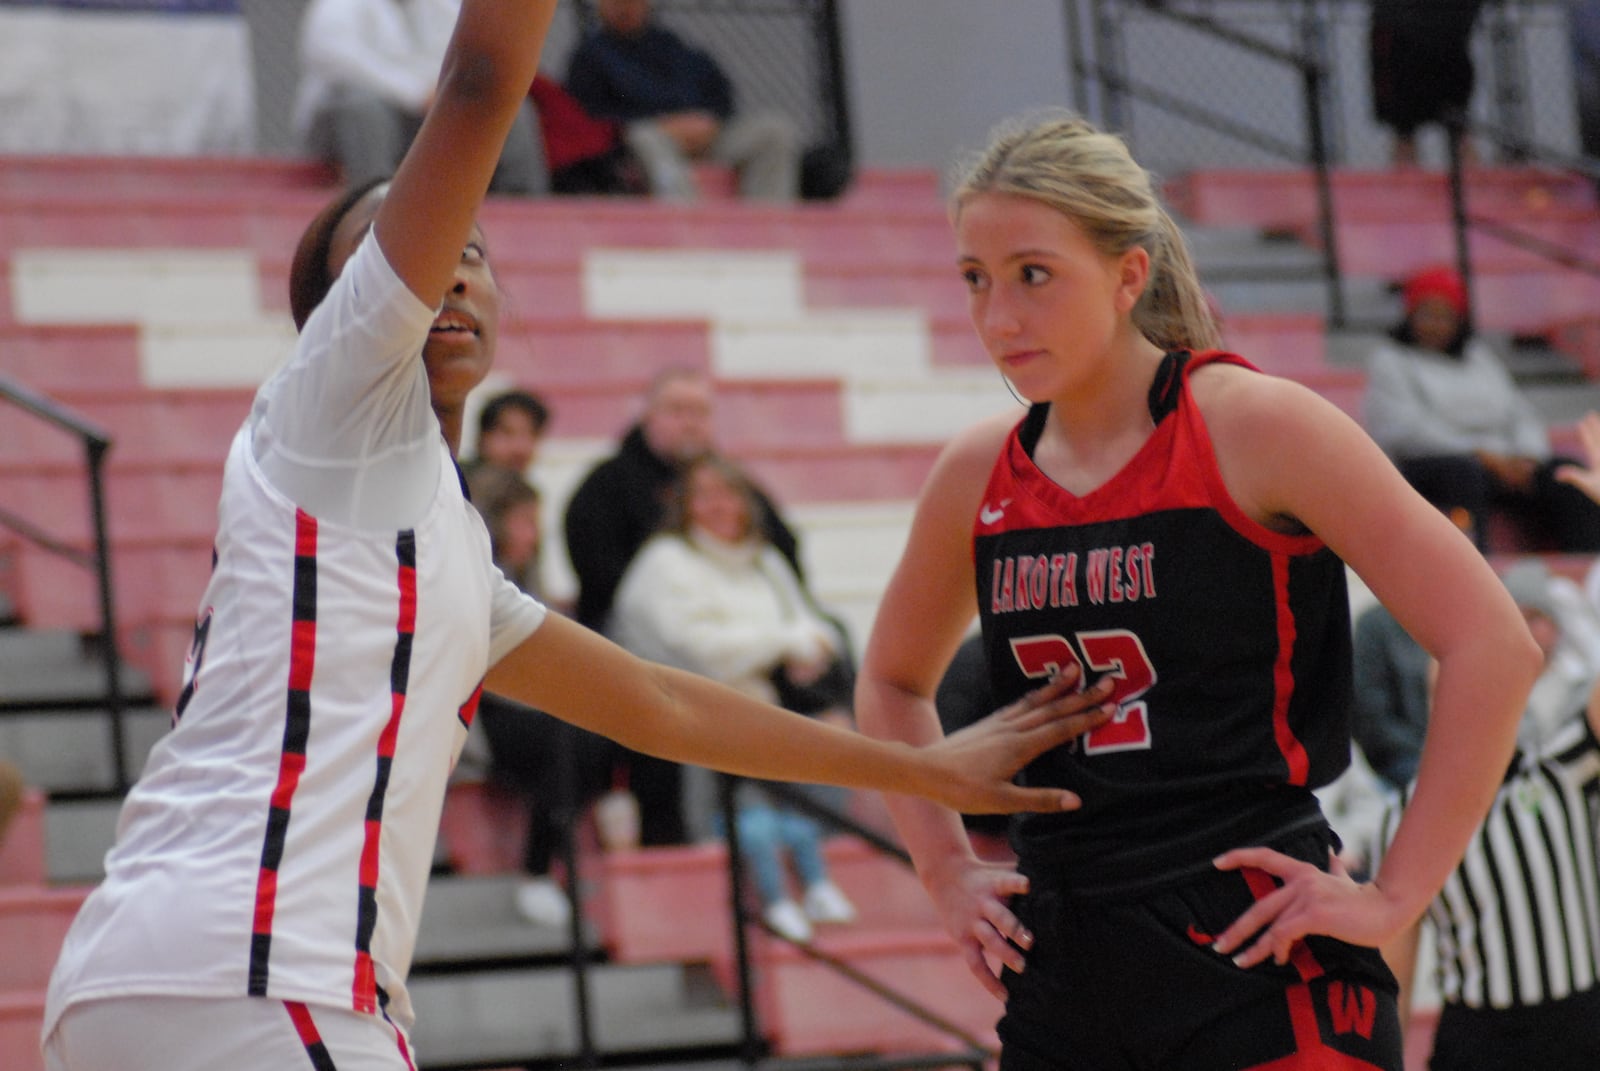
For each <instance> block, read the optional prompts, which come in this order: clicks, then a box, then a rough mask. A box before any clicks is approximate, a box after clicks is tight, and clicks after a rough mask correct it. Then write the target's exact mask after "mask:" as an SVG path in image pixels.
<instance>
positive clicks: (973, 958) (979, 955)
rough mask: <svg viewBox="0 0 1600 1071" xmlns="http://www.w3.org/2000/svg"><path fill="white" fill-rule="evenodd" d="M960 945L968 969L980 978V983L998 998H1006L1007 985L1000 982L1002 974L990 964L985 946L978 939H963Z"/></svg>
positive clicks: (975, 976)
mask: <svg viewBox="0 0 1600 1071" xmlns="http://www.w3.org/2000/svg"><path fill="white" fill-rule="evenodd" d="M958 947H959V948H960V949H961V958H962V959H963V960H965V961H966V964H967V970H969V971H971V972H972V976H973V977H974V978H976V979H977V980H978V984H979V985H981V986H983V988H984V989H986V990H988V991H989V993H990V994H992V995H993V996H994V997H995V998H996V999H998V1000H1005V999H1006V987H1005V986H1004V985H1002V984H1001V983H1000V976H999V974H997V973H996V972H995V969H994V968H993V967H991V966H990V965H989V961H988V960H987V959H985V958H984V956H983V946H982V945H981V944H979V943H978V942H977V941H976V940H968V941H962V942H960V943H959V945H958Z"/></svg>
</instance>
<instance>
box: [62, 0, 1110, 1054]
mask: <svg viewBox="0 0 1600 1071" xmlns="http://www.w3.org/2000/svg"><path fill="white" fill-rule="evenodd" d="M555 4H556V0H465V2H464V3H463V5H462V9H461V15H460V19H459V22H458V24H457V29H456V33H455V37H454V39H453V41H452V44H451V47H450V51H449V53H448V55H447V58H446V60H445V64H444V70H443V74H442V77H441V79H440V82H439V91H438V96H437V99H436V101H435V103H434V105H433V108H432V110H431V112H430V113H429V116H428V118H427V121H426V122H425V123H424V125H423V128H422V131H421V133H420V134H419V135H418V137H417V139H416V142H415V143H414V145H413V147H412V149H411V151H410V152H409V154H408V155H407V157H406V159H405V161H404V162H403V163H402V164H401V167H400V170H399V173H398V174H397V175H396V177H395V178H394V181H393V183H392V184H391V185H390V186H388V187H386V188H383V187H380V188H376V189H372V190H365V191H355V193H354V194H353V195H352V196H349V197H346V198H342V199H341V200H340V201H339V202H338V203H337V204H335V205H333V206H330V207H329V209H328V210H326V211H324V212H323V213H322V214H321V215H320V216H319V217H318V219H317V220H315V221H314V222H313V223H312V225H311V228H310V229H309V230H308V231H307V233H306V235H305V237H304V238H303V240H302V242H301V245H300V249H299V250H298V251H297V254H296V257H295V265H294V272H293V279H292V281H291V289H292V291H293V294H292V297H293V303H294V311H295V314H296V319H297V321H299V322H300V323H301V325H302V332H301V336H300V341H299V345H298V347H297V350H296V352H295V354H294V356H293V358H292V359H291V360H290V361H289V362H288V363H287V364H286V365H285V367H284V368H283V369H282V370H281V371H280V372H278V373H277V374H275V375H274V376H273V378H272V379H271V380H270V381H269V382H268V383H267V384H265V385H264V386H263V387H262V389H261V391H260V392H259V394H258V395H257V396H256V399H255V402H254V404H253V406H252V408H251V411H250V414H249V417H248V418H247V419H246V421H245V423H244V426H243V427H242V428H241V429H240V431H239V433H238V435H237V437H236V439H235V441H234V443H233V447H232V450H231V452H230V454H229V458H228V462H227V467H226V472H225V476H224V482H223V491H222V498H221V502H220V504H219V508H218V514H219V516H218V531H217V537H216V544H215V550H214V564H213V569H212V577H211V581H210V584H209V586H208V587H207V589H206V592H205V596H204V600H203V602H202V604H201V606H200V613H199V616H198V623H197V628H196V632H195V641H194V645H193V648H192V651H191V656H190V662H189V665H188V668H187V679H186V686H185V688H184V690H183V693H182V695H181V697H180V699H179V702H178V705H177V708H176V711H175V714H176V717H175V728H174V729H173V731H172V732H171V733H170V734H169V735H168V736H167V737H166V738H165V739H164V740H163V741H162V743H161V744H160V745H159V746H158V747H157V748H156V749H155V751H154V752H153V754H152V755H151V758H150V761H149V764H148V767H147V769H146V772H145V774H144V776H143V777H142V778H141V779H140V781H139V783H138V784H137V785H136V786H135V787H134V789H133V790H132V792H131V793H130V795H129V797H128V799H127V801H126V804H125V806H124V808H123V812H122V817H121V821H120V824H119V828H118V835H117V843H116V845H115V847H114V848H113V849H112V850H111V852H110V854H109V855H108V857H107V860H106V879H105V882H104V883H103V884H102V886H101V887H100V888H99V889H98V890H96V891H95V892H94V893H93V894H92V895H91V896H90V897H89V899H88V901H87V902H86V904H85V905H84V907H83V909H82V911H81V913H80V915H79V917H78V919H77V920H76V922H75V923H74V925H73V928H72V931H71V933H70V934H69V935H68V938H67V941H66V944H65V947H64V948H63V950H62V954H61V958H60V960H59V962H58V964H57V967H56V970H55V974H54V976H53V978H52V981H51V986H50V993H49V1000H48V1005H47V1008H46V1014H45V1024H44V1046H45V1055H46V1061H47V1066H49V1067H50V1068H51V1069H52V1071H112V1069H115V1071H140V1069H146V1068H149V1069H156V1068H159V1069H161V1071H201V1069H205V1071H214V1069H216V1068H228V1069H230V1071H249V1069H257V1068H260V1069H266V1068H272V1069H274V1071H278V1069H283V1068H315V1069H319V1071H326V1069H330V1068H339V1069H340V1071H351V1069H379V1068H382V1069H388V1071H400V1069H410V1068H411V1067H412V1064H413V1061H412V1057H411V1054H410V1044H409V1040H408V1033H409V1030H410V1027H411V1021H412V1015H411V1007H410V1003H409V1001H408V999H407V995H406V989H405V979H406V973H407V971H408V969H409V967H410V963H411V956H412V950H413V945H414V942H415V937H416V930H417V922H418V918H419V916H420V913H421V908H422V898H423V892H424V889H425V886H426V882H427V876H428V871H429V868H430V865H431V861H432V858H433V842H434V837H435V833H436V831H437V826H438V820H439V813H440V809H441V806H442V801H443V797H444V790H445V782H446V778H447V776H448V774H449V771H450V768H451V766H452V764H453V763H454V761H455V758H456V756H457V755H458V754H459V752H460V749H461V745H462V742H463V740H464V738H465V734H466V729H467V726H468V724H469V723H470V721H471V718H472V716H473V714H474V713H475V710H476V705H477V697H478V695H479V692H480V689H481V688H483V687H488V688H490V689H491V690H493V691H496V692H501V693H504V694H506V695H509V696H511V697H513V698H516V699H518V700H520V701H523V702H525V703H527V704H529V705H531V706H534V707H536V708H539V709H542V710H546V711H549V712H551V713H553V714H556V715H558V716H560V717H563V718H566V719H568V720H570V721H572V722H574V723H577V724H579V725H582V726H584V727H585V728H588V729H591V730H594V731H596V732H600V733H603V734H606V735H608V736H612V737H615V738H616V739H618V740H619V741H621V742H623V743H624V744H626V745H627V746H628V747H631V748H634V749H636V750H640V751H645V752H650V753H653V754H658V755H661V756H662V757H665V758H669V759H673V760H677V761H683V762H692V763H697V764H700V765H706V766H712V767H716V768H719V769H724V770H728V771H731V772H734V773H738V774H743V775H748V776H753V777H766V778H787V779H792V780H803V781H823V782H833V783H837V784H842V785H853V786H861V787H870V788H877V789H882V790H887V791H893V792H911V793H918V794H925V795H927V796H929V797H932V798H936V799H938V800H940V801H942V802H944V803H945V804H947V805H949V806H952V807H956V808H958V809H960V810H962V811H967V812H994V811H1009V810H1019V809H1032V810H1040V811H1057V810H1065V809H1069V808H1071V807H1073V806H1076V805H1077V802H1078V801H1077V800H1076V798H1075V797H1073V796H1072V795H1071V794H1070V793H1066V792H1062V791H1060V790H1029V789H1023V788H1019V787H1017V786H1014V785H1012V784H1011V783H1010V781H1009V779H1010V777H1011V775H1012V774H1013V773H1014V772H1016V770H1018V769H1019V768H1020V767H1021V766H1022V765H1023V764H1024V763H1025V762H1027V761H1028V760H1029V759H1031V758H1032V757H1033V756H1034V755H1036V754H1038V753H1039V752H1041V751H1044V750H1046V749H1048V748H1051V747H1054V746H1057V745H1059V744H1061V743H1063V742H1065V741H1066V740H1068V739H1071V738H1073V737H1074V736H1075V735H1077V734H1078V733H1080V732H1082V731H1084V730H1085V729H1087V728H1090V727H1093V726H1095V725H1098V724H1100V723H1102V722H1103V721H1104V720H1105V718H1106V717H1108V716H1109V710H1108V709H1105V708H1104V707H1103V700H1104V699H1105V698H1106V695H1107V694H1108V693H1107V692H1106V691H1104V690H1095V689H1090V690H1089V691H1087V692H1085V693H1081V694H1073V693H1072V691H1071V689H1073V688H1074V687H1075V684H1074V681H1073V680H1072V679H1070V677H1063V678H1062V679H1061V680H1059V681H1057V682H1055V683H1053V684H1051V685H1049V686H1047V687H1045V688H1043V689H1040V690H1039V691H1038V692H1036V693H1034V694H1032V695H1030V696H1029V697H1028V698H1027V699H1025V700H1023V701H1021V702H1019V703H1016V704H1014V705H1013V706H1011V707H1008V708H1006V709H1005V710H1003V711H1002V712H1000V713H999V714H998V715H997V716H996V717H994V718H991V719H988V720H987V721H986V722H984V723H981V724H980V725H978V726H975V727H974V728H973V730H969V731H965V732H963V733H962V734H957V735H956V736H953V737H951V738H950V739H948V740H946V741H943V742H941V743H938V744H935V745H932V746H929V747H926V748H913V747H909V746H906V745H903V744H889V743H884V742H880V741H875V740H870V739H868V738H866V737H864V736H860V735H857V734H853V733H849V732H844V731H839V730H834V729H830V728H828V727H826V726H823V725H821V724H820V723H817V722H813V721H811V720H809V719H806V718H803V717H800V716H798V715H792V714H787V713H785V712H782V711H779V710H777V709H776V708H773V707H768V706H765V705H763V704H760V703H757V702H754V701H751V700H749V699H746V698H744V697H741V696H740V695H738V694H737V693H735V692H733V691H731V690H729V689H726V688H723V687H721V686H718V685H715V684H712V683H711V682H709V681H706V680H704V679H701V678H697V677H693V676H690V675H688V674H685V673H682V672H679V671H675V670H669V669H666V668H663V667H660V666H655V665H650V664H647V663H644V662H641V661H639V660H637V659H635V658H634V657H633V656H631V655H628V654H626V653H625V652H623V651H622V650H621V649H620V648H617V647H615V646H613V645H612V644H610V643H608V642H607V641H605V640H604V639H602V638H600V637H599V636H598V635H596V634H594V633H592V632H589V631H587V630H585V629H583V628H581V627H580V626H578V625H576V624H574V623H572V622H570V621H568V620H566V619H564V618H561V617H559V616H557V615H547V614H546V612H545V609H544V607H543V606H541V605H540V604H539V603H537V602H535V601H534V600H532V599H531V598H529V597H527V596H525V595H523V594H521V593H520V592H518V591H517V590H516V589H515V588H514V587H512V585H511V584H510V583H509V582H507V581H505V580H504V578H503V577H501V575H500V574H499V572H498V570H496V569H495V567H494V566H493V564H492V562H491V559H490V553H489V540H488V535H487V533H486V532H485V530H484V528H483V525H482V523H481V522H480V521H479V519H478V516H477V514H476V513H475V511H474V510H473V509H472V508H471V506H470V505H469V504H468V502H467V501H466V500H465V499H464V497H463V495H462V491H461V487H460V483H459V479H458V473H457V470H456V469H455V466H454V462H453V453H454V450H455V448H456V446H457V445H458V442H459V438H460V432H461V421H462V413H463V404H464V401H465V398H466V395H467V392H468V391H469V390H470V389H471V388H472V387H474V386H475V385H476V384H477V383H478V382H480V381H481V380H482V378H483V376H484V374H485V373H486V372H487V370H488V366H489V362H490V359H491V356H492V353H493V349H494V340H495V328H496V322H497V315H498V305H499V295H498V292H497V290H496V285H495V279H494V276H493V274H492V273H491V272H490V270H489V266H488V261H487V259H486V256H485V246H484V239H483V236H482V234H481V233H480V232H479V231H478V229H477V227H476V225H475V223H474V216H475V214H476V212H477V209H478V206H479V204H480V203H481V201H482V199H483V196H484V192H485V190H486V188H487V187H488V184H489V179H490V176H491V174H492V173H493V171H494V166H495V161H496V160H497V159H498V157H499V152H500V146H501V143H502V142H503V141H504V139H505V135H506V132H507V130H508V129H509V128H510V126H511V122H512V120H513V117H514V116H515V115H516V112H517V109H518V108H519V107H520V106H521V104H522V101H523V99H524V98H525V97H526V95H527V87H528V85H529V84H530V83H531V82H532V80H533V76H534V73H535V70H536V68H537V60H538V54H539V49H540V45H541V44H542V42H543V39H544V35H545V32H546V30H547V28H548V26H549V22H550V18H551V15H552V11H553V9H554V8H555ZM486 675H487V680H486V679H485V677H486Z"/></svg>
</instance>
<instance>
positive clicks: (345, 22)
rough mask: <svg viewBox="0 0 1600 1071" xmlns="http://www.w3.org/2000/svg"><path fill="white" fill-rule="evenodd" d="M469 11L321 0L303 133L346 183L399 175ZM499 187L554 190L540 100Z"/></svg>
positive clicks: (308, 30) (312, 10)
mask: <svg viewBox="0 0 1600 1071" xmlns="http://www.w3.org/2000/svg"><path fill="white" fill-rule="evenodd" d="M460 8H461V0H311V4H310V6H309V7H308V8H307V9H306V12H305V15H304V19H303V21H302V22H301V24H300V88H299V92H298V94H297V96H296V100H295V109H294V128H295V132H296V134H297V136H298V137H299V138H300V140H301V143H302V145H303V146H304V147H305V150H306V151H307V152H309V153H310V154H312V155H313V156H315V157H316V158H317V159H319V160H324V161H326V162H328V163H330V164H332V165H334V166H335V167H337V168H338V169H339V172H340V175H341V177H342V179H343V181H344V183H345V185H347V186H350V187H357V186H363V185H365V184H366V183H368V182H369V181H372V180H374V179H380V178H385V177H387V176H389V175H392V174H394V170H395V168H396V167H397V166H399V164H400V159H401V157H402V156H404V155H405V151H406V148H407V146H409V145H410V144H411V139H412V138H414V137H415V136H416V133H417V130H418V129H419V128H420V127H421V126H422V120H423V117H424V116H425V115H427V113H428V108H429V106H430V105H431V104H432V103H433V98H434V94H435V92H436V91H437V88H438V86H437V83H438V78H439V64H440V62H441V61H442V60H443V59H444V53H445V46H446V44H448V43H449V40H450V32H451V29H452V27H454V25H455V20H456V15H457V13H458V12H459V10H460ZM489 188H490V189H491V190H493V191H495V192H497V193H506V194H522V195H527V196H535V195H539V194H543V193H546V192H548V190H549V188H550V179H549V175H548V174H547V173H546V169H545V162H544V146H543V144H542V141H541V138H540V134H539V117H538V112H537V111H536V110H535V108H534V106H533V104H532V103H531V102H530V103H528V104H526V105H524V107H523V109H522V111H521V113H520V114H519V115H518V116H517V120H516V122H515V124H513V126H512V128H511V132H510V133H509V134H508V135H507V136H506V142H505V148H504V149H503V150H502V152H501V155H500V166H499V167H498V168H496V169H495V174H494V179H493V181H492V182H491V184H490V187H489Z"/></svg>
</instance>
